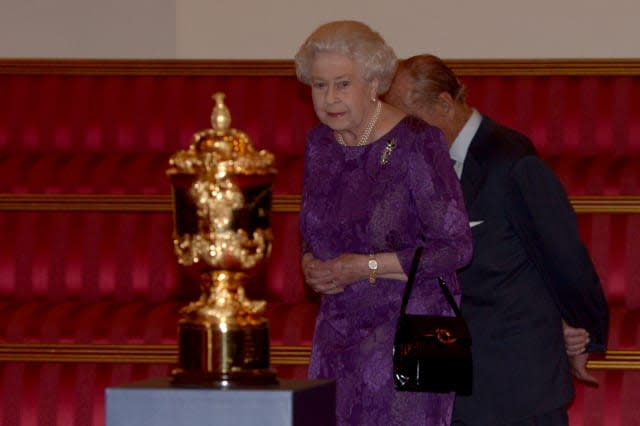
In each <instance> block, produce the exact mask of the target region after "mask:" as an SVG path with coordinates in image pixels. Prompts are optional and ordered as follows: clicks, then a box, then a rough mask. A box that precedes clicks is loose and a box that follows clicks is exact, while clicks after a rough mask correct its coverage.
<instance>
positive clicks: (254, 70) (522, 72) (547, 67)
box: [0, 58, 640, 77]
mask: <svg viewBox="0 0 640 426" xmlns="http://www.w3.org/2000/svg"><path fill="white" fill-rule="evenodd" d="M446 62H447V64H449V65H450V66H451V68H452V69H453V70H454V71H455V72H456V73H457V74H458V75H461V76H558V75H562V76H585V75H594V76H624V75H626V76H639V75H640V59H638V58H629V59H598V58H595V59H447V60H446ZM2 74H5V75H10V74H13V75H71V76H73V75H98V76H99V75H105V76H108V75H132V76H134V75H151V76H168V75H195V76H255V77H261V76H264V77H272V76H281V77H295V68H294V64H293V61H292V60H290V59H282V60H280V59H274V60H224V59H220V60H186V59H165V60H158V59H128V60H127V59H123V60H121V59H113V60H110V59H86V60H78V59H37V58H35V59H0V75H2Z"/></svg>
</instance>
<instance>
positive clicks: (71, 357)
mask: <svg viewBox="0 0 640 426" xmlns="http://www.w3.org/2000/svg"><path fill="white" fill-rule="evenodd" d="M310 355H311V347H310V346H281V345H273V346H271V364H273V365H307V364H309V356H310ZM177 360H178V346H177V345H142V344H131V345H106V344H95V345H92V344H73V343H2V344H0V362H73V363H110V364H177ZM587 367H589V368H590V369H594V370H640V350H618V349H612V350H609V351H607V353H606V354H605V355H604V357H603V358H602V359H593V360H590V361H589V362H588V364H587Z"/></svg>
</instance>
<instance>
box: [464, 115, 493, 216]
mask: <svg viewBox="0 0 640 426" xmlns="http://www.w3.org/2000/svg"><path fill="white" fill-rule="evenodd" d="M491 127H492V122H491V120H490V119H488V118H487V117H482V122H481V123H480V127H479V128H478V131H477V132H476V134H475V135H474V136H473V139H472V140H471V144H469V150H468V151H467V155H466V157H465V159H464V167H463V170H462V176H461V178H460V185H461V186H462V194H463V196H464V203H465V206H466V207H467V210H470V209H471V206H472V205H473V202H474V201H475V199H476V198H477V196H478V192H479V191H480V188H481V187H482V185H483V184H484V181H485V180H486V178H487V174H488V173H489V169H488V164H487V161H486V160H485V158H486V154H485V151H486V149H487V147H488V143H489V142H490V134H491Z"/></svg>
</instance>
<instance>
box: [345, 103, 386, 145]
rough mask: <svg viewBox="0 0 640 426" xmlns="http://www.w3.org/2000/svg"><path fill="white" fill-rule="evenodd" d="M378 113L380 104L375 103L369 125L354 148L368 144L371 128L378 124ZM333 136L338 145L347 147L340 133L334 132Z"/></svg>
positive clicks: (380, 108) (380, 107) (380, 109)
mask: <svg viewBox="0 0 640 426" xmlns="http://www.w3.org/2000/svg"><path fill="white" fill-rule="evenodd" d="M380 111H382V102H380V101H377V102H376V110H375V111H374V112H373V115H372V116H371V118H370V119H369V123H368V124H367V127H366V128H365V129H364V132H363V133H362V136H360V139H359V140H358V143H357V145H356V146H362V145H366V144H367V142H369V138H370V137H371V132H373V128H374V127H375V126H376V123H377V122H378V118H379V117H380ZM335 135H336V141H338V143H339V144H340V145H343V146H347V143H346V142H345V141H344V138H343V137H342V135H341V134H340V133H338V132H335Z"/></svg>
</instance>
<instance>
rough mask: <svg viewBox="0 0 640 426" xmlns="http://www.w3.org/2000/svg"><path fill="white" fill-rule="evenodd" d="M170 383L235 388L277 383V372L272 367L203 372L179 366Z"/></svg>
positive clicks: (186, 385) (184, 385)
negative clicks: (231, 371) (229, 371)
mask: <svg viewBox="0 0 640 426" xmlns="http://www.w3.org/2000/svg"><path fill="white" fill-rule="evenodd" d="M171 374H172V377H171V380H170V383H171V385H172V386H179V387H213V388H235V387H247V386H269V385H277V384H278V383H279V382H278V379H277V377H276V372H275V371H274V370H271V369H262V370H248V371H238V372H233V373H227V374H219V373H203V372H201V371H187V370H183V369H181V368H177V369H175V370H173V371H172V373H171Z"/></svg>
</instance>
